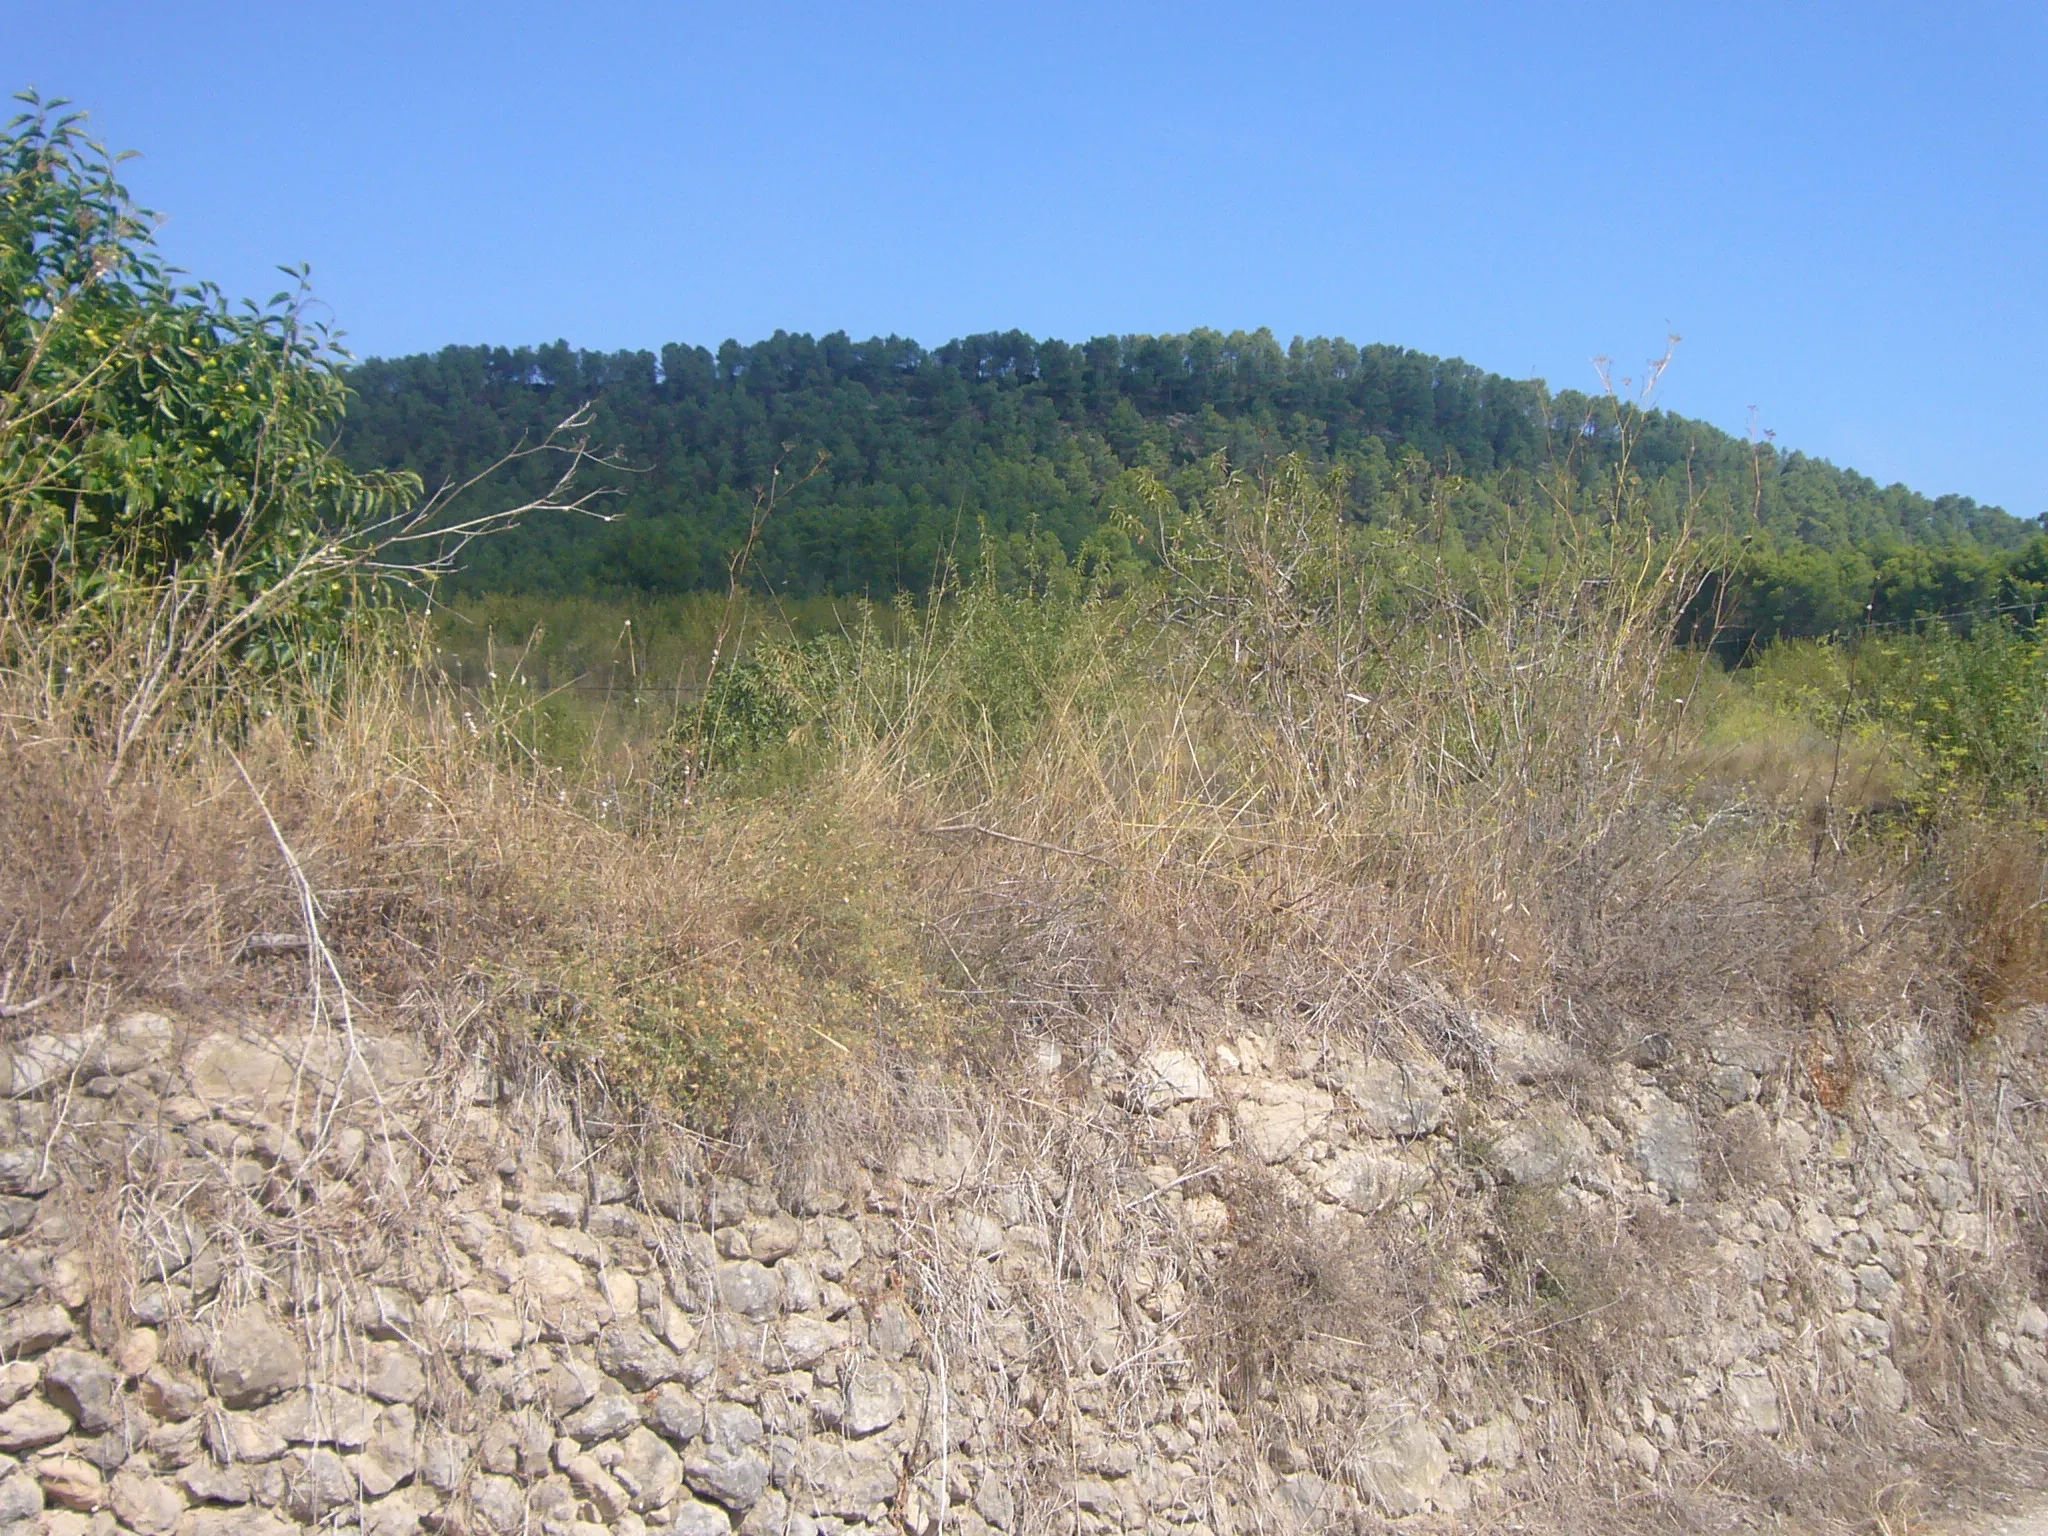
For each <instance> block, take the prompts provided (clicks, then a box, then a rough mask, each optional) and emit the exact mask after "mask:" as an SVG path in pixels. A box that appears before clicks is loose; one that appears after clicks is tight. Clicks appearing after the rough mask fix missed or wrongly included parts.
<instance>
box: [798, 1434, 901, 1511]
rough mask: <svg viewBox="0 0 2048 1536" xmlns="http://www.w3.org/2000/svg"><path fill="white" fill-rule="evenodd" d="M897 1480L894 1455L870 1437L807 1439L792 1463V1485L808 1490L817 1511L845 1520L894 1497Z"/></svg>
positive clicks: (897, 1474)
mask: <svg viewBox="0 0 2048 1536" xmlns="http://www.w3.org/2000/svg"><path fill="white" fill-rule="evenodd" d="M898 1481H899V1473H898V1469H897V1462H896V1457H895V1455H894V1454H893V1453H892V1452H891V1451H890V1450H889V1449H888V1448H887V1447H886V1446H884V1445H881V1444H878V1443H876V1442H873V1441H861V1442H857V1443H853V1444H847V1443H845V1442H837V1443H835V1442H833V1441H831V1440H824V1439H819V1440H807V1441H805V1442H804V1443H803V1445H802V1447H801V1448H800V1449H799V1450H798V1451H797V1455H796V1461H795V1464H794V1467H793V1486H801V1487H802V1488H805V1489H807V1490H809V1493H810V1496H811V1500H812V1502H813V1503H814V1504H815V1506H816V1510H817V1513H819V1514H821V1515H837V1516H839V1517H841V1518H842V1519H846V1520H862V1519H865V1518H866V1517H867V1514H868V1511H869V1510H871V1509H873V1508H874V1507H875V1506H876V1505H878V1504H885V1503H887V1502H888V1501H889V1500H891V1499H893V1498H894V1497H895V1496H896V1489H897V1484H898Z"/></svg>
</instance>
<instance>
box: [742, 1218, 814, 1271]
mask: <svg viewBox="0 0 2048 1536" xmlns="http://www.w3.org/2000/svg"><path fill="white" fill-rule="evenodd" d="M746 1234H747V1252H748V1255H749V1256H750V1257H752V1258H753V1259H755V1260H757V1261H758V1262H760V1263H762V1264H773V1263H775V1262H776V1261H777V1260H778V1259H786V1258H788V1257H789V1256H790V1255H791V1254H792V1253H795V1252H796V1251H797V1250H798V1249H799V1248H801V1247H803V1245H804V1229H803V1227H802V1225H801V1224H800V1223H799V1222H797V1221H796V1219H795V1218H793V1217H790V1216H783V1215H775V1216H763V1217H759V1218H757V1219H755V1220H753V1221H750V1222H748V1223H747V1226H746Z"/></svg>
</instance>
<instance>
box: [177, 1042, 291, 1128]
mask: <svg viewBox="0 0 2048 1536" xmlns="http://www.w3.org/2000/svg"><path fill="white" fill-rule="evenodd" d="M185 1075H186V1076H187V1078H188V1079H190V1081H191V1084H192V1092H193V1093H194V1094H195V1095H197V1096H198V1097H199V1098H200V1099H202V1100H204V1101H206V1102H207V1103H209V1104H231V1105H236V1106H238V1107H241V1108H244V1109H250V1110H254V1111H255V1112H256V1113H258V1114H263V1115H270V1114H273V1113H274V1112H275V1111H277V1110H278V1109H281V1108H282V1107H283V1106H284V1104H285V1102H286V1100H288V1099H289V1098H290V1097H291V1096H292V1094H293V1092H294V1082H293V1079H294V1077H295V1075H296V1074H295V1071H294V1068H293V1066H292V1063H291V1062H290V1061H289V1060H287V1059H286V1058H285V1057H284V1056H283V1055H281V1054H279V1053H278V1052H276V1051H273V1050H271V1049H270V1048H269V1047H268V1046H265V1045H258V1044H257V1043H256V1042H255V1041H253V1040H244V1039H241V1038H240V1037H239V1036H236V1035H230V1034H224V1033H218V1032H216V1033H214V1034H210V1035H208V1036H207V1037H206V1038H205V1039H203V1040H201V1041H200V1042H199V1043H198V1044H197V1045H195V1046H193V1047H192V1051H191V1054H190V1055H189V1056H187V1057H186V1060H185Z"/></svg>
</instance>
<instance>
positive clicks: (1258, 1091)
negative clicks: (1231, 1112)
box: [1235, 1077, 1337, 1163]
mask: <svg viewBox="0 0 2048 1536" xmlns="http://www.w3.org/2000/svg"><path fill="white" fill-rule="evenodd" d="M1336 1107H1337V1104H1336V1100H1334V1099H1332V1098H1331V1097H1330V1095H1328V1094H1327V1093H1325V1092H1323V1091H1322V1089H1320V1088H1312V1087H1310V1086H1309V1085H1308V1084H1306V1083H1297V1082H1292V1081H1289V1080H1288V1079H1286V1078H1279V1077H1258V1078H1252V1079H1250V1080H1249V1081H1248V1082H1247V1083H1246V1084H1245V1086H1244V1090H1243V1094H1242V1096H1241V1097H1240V1099H1239V1101H1238V1104H1237V1107H1236V1110H1235V1114H1236V1117H1237V1123H1238V1128H1239V1129H1240V1130H1242V1131H1243V1132H1244V1139H1245V1142H1246V1144H1247V1145H1249V1146H1250V1148H1251V1150H1252V1152H1253V1154H1254V1155H1255V1156H1256V1157H1257V1158H1258V1159H1259V1161H1260V1162H1263V1163H1284V1162H1286V1161H1287V1159H1288V1158H1290V1157H1292V1156H1293V1155H1294V1154H1295V1153H1296V1152H1297V1151H1299V1150H1300V1149H1301V1146H1302V1144H1303V1143H1304V1142H1306V1141H1307V1140H1308V1139H1309V1137H1311V1136H1313V1135H1314V1134H1315V1133H1316V1132H1317V1131H1319V1130H1321V1129H1322V1128H1323V1127H1324V1126H1325V1125H1326V1124H1328V1123H1329V1119H1330V1116H1331V1114H1332V1113H1333V1112H1334V1111H1335V1109H1336Z"/></svg>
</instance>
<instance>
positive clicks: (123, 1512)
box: [107, 1471, 185, 1536]
mask: <svg viewBox="0 0 2048 1536" xmlns="http://www.w3.org/2000/svg"><path fill="white" fill-rule="evenodd" d="M107 1501H108V1503H109V1505H110V1506H111V1507H112V1509H113V1511H114V1514H115V1516H116V1517H117V1518H118V1519H119V1520H120V1522H121V1523H122V1524H123V1525H125V1526H127V1527H128V1529H129V1530H131V1531H140V1532H141V1533H142V1536H167V1533H168V1532H169V1531H170V1530H171V1529H172V1528H173V1527H175V1526H176V1525H177V1523H178V1517H179V1516H180V1515H182V1514H184V1513H185V1496H184V1495H183V1494H182V1493H180V1492H179V1491H178V1488H177V1485H176V1484H174V1483H169V1482H166V1481H164V1480H163V1479H162V1478H159V1477H146V1476H144V1475H142V1474H141V1473H139V1472H129V1471H121V1472H116V1473H115V1474H114V1481H113V1484H112V1485H111V1486H110V1487H109V1489H108V1490H107Z"/></svg>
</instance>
